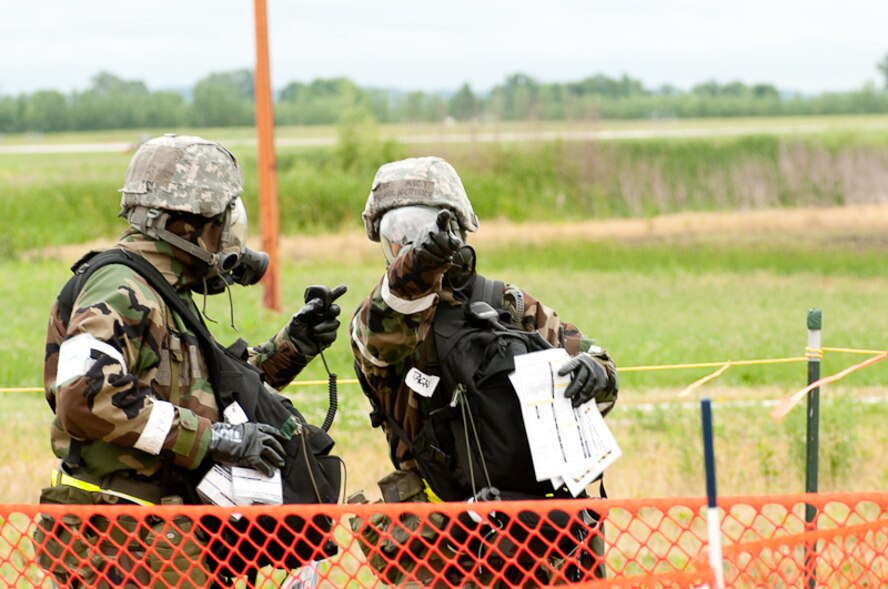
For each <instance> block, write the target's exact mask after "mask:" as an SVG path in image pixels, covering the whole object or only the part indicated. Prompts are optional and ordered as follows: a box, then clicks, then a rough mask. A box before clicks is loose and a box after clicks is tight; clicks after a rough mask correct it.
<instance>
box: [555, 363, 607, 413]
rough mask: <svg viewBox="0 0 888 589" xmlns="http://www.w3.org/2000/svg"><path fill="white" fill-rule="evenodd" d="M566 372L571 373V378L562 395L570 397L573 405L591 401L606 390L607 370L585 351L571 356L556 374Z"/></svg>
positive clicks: (577, 405)
mask: <svg viewBox="0 0 888 589" xmlns="http://www.w3.org/2000/svg"><path fill="white" fill-rule="evenodd" d="M567 374H571V379H570V384H569V385H567V390H565V391H564V396H565V397H567V398H568V399H570V403H571V405H573V406H574V407H579V406H580V405H582V404H583V403H587V402H588V401H591V400H592V399H594V398H595V397H596V395H597V394H599V393H605V392H607V386H608V377H607V370H605V368H604V366H602V365H601V364H599V363H598V362H596V361H595V359H594V358H593V357H592V356H590V355H589V354H586V353H585V352H584V353H580V354H577V355H576V356H574V357H573V358H571V359H570V360H569V361H568V362H567V363H566V364H565V365H564V366H562V367H561V369H560V370H559V371H558V376H565V375H567Z"/></svg>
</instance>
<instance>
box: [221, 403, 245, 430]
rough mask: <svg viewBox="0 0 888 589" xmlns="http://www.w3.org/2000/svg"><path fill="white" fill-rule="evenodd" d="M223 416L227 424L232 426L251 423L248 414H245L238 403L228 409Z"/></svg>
mask: <svg viewBox="0 0 888 589" xmlns="http://www.w3.org/2000/svg"><path fill="white" fill-rule="evenodd" d="M222 415H223V416H224V417H225V422H226V423H230V424H232V425H238V424H240V423H247V422H248V421H250V419H249V418H248V417H247V414H246V413H244V408H243V407H241V406H240V403H238V402H237V401H235V402H234V403H232V404H231V405H229V406H228V407H226V408H225V411H223V412H222Z"/></svg>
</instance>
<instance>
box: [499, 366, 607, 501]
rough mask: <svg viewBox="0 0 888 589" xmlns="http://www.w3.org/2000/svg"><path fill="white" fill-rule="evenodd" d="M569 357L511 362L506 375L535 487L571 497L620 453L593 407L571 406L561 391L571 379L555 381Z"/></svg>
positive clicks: (605, 425)
mask: <svg viewBox="0 0 888 589" xmlns="http://www.w3.org/2000/svg"><path fill="white" fill-rule="evenodd" d="M568 360H570V356H569V355H568V353H567V351H565V350H564V349H562V348H552V349H548V350H542V351H540V352H532V353H530V354H523V355H521V356H516V357H515V372H513V373H512V374H511V375H510V378H511V380H512V385H513V386H514V387H515V392H516V393H517V395H518V400H519V402H520V404H521V414H522V417H523V418H524V427H525V429H526V430H527V441H528V443H529V445H530V453H531V456H532V457H533V467H534V471H535V472H536V478H537V480H538V481H545V480H551V481H552V486H553V488H556V489H557V488H559V487H560V486H561V485H562V484H564V485H566V486H567V488H568V490H570V492H571V493H572V494H573V496H574V497H576V496H577V495H579V494H580V493H581V492H582V491H583V489H585V488H586V486H587V485H589V483H591V482H592V481H594V480H595V479H596V478H597V477H598V475H600V474H601V473H602V472H604V469H605V468H607V467H608V466H610V465H611V464H613V463H614V462H615V461H616V460H617V458H619V457H620V455H621V454H622V452H621V451H620V447H619V446H618V445H617V441H616V440H615V439H614V436H613V434H611V431H610V429H609V428H608V427H607V424H605V422H604V418H602V417H601V413H600V412H599V411H598V407H597V406H596V405H595V403H584V404H583V405H581V406H580V407H578V408H576V409H575V408H574V407H572V406H571V402H570V399H568V398H566V397H565V396H564V391H565V389H566V388H567V385H568V384H569V383H570V375H566V376H558V369H559V368H561V367H562V366H563V365H564V364H565V363H566V362H567V361H568Z"/></svg>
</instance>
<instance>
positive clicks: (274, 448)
mask: <svg viewBox="0 0 888 589" xmlns="http://www.w3.org/2000/svg"><path fill="white" fill-rule="evenodd" d="M285 440H286V438H284V435H283V434H282V433H281V432H280V430H278V429H277V428H276V427H273V426H270V425H266V424H264V423H239V424H237V425H234V424H231V423H224V422H221V421H220V422H217V423H214V424H213V425H212V427H211V428H210V446H209V453H210V455H211V456H212V457H213V459H214V460H215V461H217V462H225V463H228V464H234V465H237V466H247V467H249V468H255V469H256V470H259V471H262V472H263V473H265V476H271V475H272V474H274V469H275V468H283V467H284V456H286V453H285V452H284V447H283V446H282V445H281V442H283V441H285Z"/></svg>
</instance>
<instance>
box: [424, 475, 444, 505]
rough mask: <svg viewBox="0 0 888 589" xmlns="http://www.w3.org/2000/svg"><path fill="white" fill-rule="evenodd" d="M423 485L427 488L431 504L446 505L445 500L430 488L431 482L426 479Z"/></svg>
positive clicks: (426, 492) (427, 495)
mask: <svg viewBox="0 0 888 589" xmlns="http://www.w3.org/2000/svg"><path fill="white" fill-rule="evenodd" d="M422 484H423V485H424V486H425V494H426V497H428V498H429V502H431V503H444V500H443V499H441V498H440V497H438V495H436V494H435V492H434V491H432V488H431V487H430V486H429V482H428V481H427V480H425V479H422Z"/></svg>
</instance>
